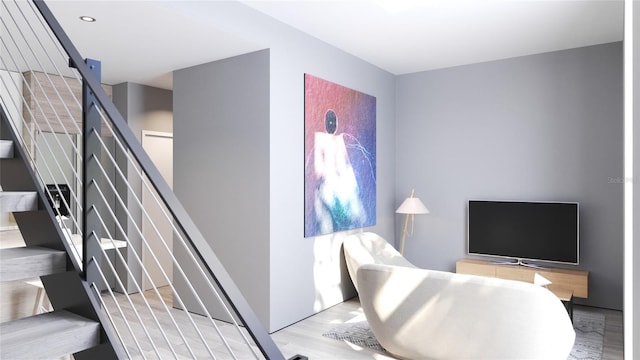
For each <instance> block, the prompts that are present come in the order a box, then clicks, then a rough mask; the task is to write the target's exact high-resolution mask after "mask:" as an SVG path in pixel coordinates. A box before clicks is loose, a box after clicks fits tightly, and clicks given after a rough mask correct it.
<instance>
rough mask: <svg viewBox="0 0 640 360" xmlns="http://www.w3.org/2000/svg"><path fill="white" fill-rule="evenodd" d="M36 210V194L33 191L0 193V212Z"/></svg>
mask: <svg viewBox="0 0 640 360" xmlns="http://www.w3.org/2000/svg"><path fill="white" fill-rule="evenodd" d="M34 210H38V193H37V192H35V191H0V212H20V211H34Z"/></svg>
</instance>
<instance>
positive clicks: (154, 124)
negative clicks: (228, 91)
mask: <svg viewBox="0 0 640 360" xmlns="http://www.w3.org/2000/svg"><path fill="white" fill-rule="evenodd" d="M113 103H114V104H115V105H116V107H117V108H118V110H119V111H120V114H122V117H123V118H124V120H125V121H126V122H127V124H129V127H130V128H131V130H132V131H133V133H134V134H135V136H136V137H137V138H138V140H139V141H141V140H142V130H151V131H162V132H169V133H170V132H173V94H172V92H171V91H170V90H165V89H159V88H154V87H150V86H146V85H140V84H135V83H122V84H118V85H115V86H113ZM116 149H117V150H116V151H115V153H116V161H117V162H118V164H119V166H120V168H121V170H122V172H123V173H124V174H132V176H129V182H130V184H131V187H132V188H133V190H134V192H135V193H136V194H137V196H138V197H139V198H140V196H141V194H142V193H141V191H142V182H141V181H140V179H139V178H138V177H137V173H136V172H135V170H134V169H133V168H132V166H131V165H130V164H128V163H127V161H126V158H125V155H124V154H123V153H122V151H121V150H120V149H119V148H118V147H116ZM133 174H135V177H133ZM115 180H116V187H117V188H118V189H122V190H121V191H119V194H120V195H121V196H122V197H123V198H124V199H123V201H124V202H126V203H127V209H128V211H129V212H130V213H131V214H132V216H133V218H134V219H135V221H136V223H138V224H139V226H140V228H142V225H141V224H142V222H141V221H142V210H141V208H140V206H139V205H138V204H137V202H136V201H135V199H134V198H133V197H132V196H130V194H129V193H128V191H127V190H126V189H127V186H126V184H125V183H124V182H123V181H122V179H121V178H120V177H119V176H115ZM114 196H115V195H114ZM115 203H116V204H118V202H115ZM116 215H117V216H118V219H119V220H120V222H121V223H123V224H127V226H126V229H127V230H126V231H127V233H128V236H129V240H130V244H129V246H130V247H132V248H133V249H135V251H136V252H137V254H138V256H140V257H142V240H141V237H140V235H139V234H138V232H137V231H136V230H135V227H134V226H133V224H132V223H131V222H130V221H127V220H126V218H127V216H126V214H125V212H124V210H123V209H122V207H121V206H119V204H118V206H116ZM118 237H119V238H124V237H123V235H122V234H118ZM128 263H129V266H130V267H131V271H132V272H133V273H135V274H141V269H140V265H139V264H138V262H137V261H135V257H133V255H132V254H129V256H128ZM117 270H119V271H121V277H123V276H124V268H123V267H122V266H118V267H117ZM136 279H137V281H138V282H139V284H141V276H140V275H138V276H137V277H136ZM125 286H126V287H127V289H126V291H127V292H129V293H131V292H135V291H137V290H136V288H135V286H134V284H133V282H132V281H126V284H125Z"/></svg>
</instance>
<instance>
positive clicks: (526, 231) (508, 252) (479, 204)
mask: <svg viewBox="0 0 640 360" xmlns="http://www.w3.org/2000/svg"><path fill="white" fill-rule="evenodd" d="M578 228H579V217H578V203H570V202H519V201H486V200H469V207H468V214H467V241H468V244H467V245H468V252H469V254H474V255H491V256H500V257H506V258H512V259H518V260H519V261H520V260H540V261H550V262H560V263H570V264H578V262H579V231H578Z"/></svg>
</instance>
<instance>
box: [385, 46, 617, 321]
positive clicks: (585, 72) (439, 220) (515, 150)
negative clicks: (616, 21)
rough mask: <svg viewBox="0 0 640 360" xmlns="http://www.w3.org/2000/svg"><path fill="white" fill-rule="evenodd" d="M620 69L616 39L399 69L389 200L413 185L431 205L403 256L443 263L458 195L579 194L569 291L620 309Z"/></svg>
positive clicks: (460, 206)
mask: <svg viewBox="0 0 640 360" xmlns="http://www.w3.org/2000/svg"><path fill="white" fill-rule="evenodd" d="M622 80H623V77H622V43H620V42H617V43H609V44H603V45H597V46H590V47H584V48H578V49H571V50H565V51H557V52H551V53H545V54H538V55H531V56H525V57H519V58H513V59H507V60H500V61H492V62H487V63H481V64H474V65H468V66H460V67H454V68H448V69H442V70H435V71H428V72H422V73H415V74H409V75H403V76H399V77H398V79H397V93H396V100H397V103H396V109H397V111H396V114H397V116H396V199H397V205H399V203H400V202H401V201H402V199H403V198H404V197H406V196H407V194H408V192H409V191H410V190H411V188H415V189H416V195H417V196H419V197H420V198H421V199H422V200H423V202H424V203H425V204H426V206H427V207H428V208H429V210H430V212H431V213H430V214H429V215H422V216H417V217H416V220H415V228H414V235H413V237H411V238H409V239H408V241H407V244H406V249H405V256H406V257H407V258H408V259H409V260H410V261H411V262H413V263H414V264H416V265H417V266H420V267H424V268H431V269H440V270H448V271H453V270H454V264H455V261H456V260H458V259H461V258H464V257H466V256H467V254H466V251H467V248H466V204H467V201H468V200H469V199H498V200H544V201H547V200H551V201H578V202H579V203H580V265H579V266H577V268H579V269H584V270H588V271H590V276H589V291H590V293H589V298H588V300H586V301H578V302H579V303H585V304H588V305H592V306H598V307H605V308H612V309H622V296H623V261H622V260H623V250H624V249H623V184H622V183H623V180H622V177H623V101H622V99H623V81H622ZM400 221H401V218H400V217H398V219H397V222H396V224H397V226H396V239H398V241H399V238H400V229H401V222H400Z"/></svg>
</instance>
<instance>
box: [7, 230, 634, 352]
mask: <svg viewBox="0 0 640 360" xmlns="http://www.w3.org/2000/svg"><path fill="white" fill-rule="evenodd" d="M0 240H1V241H0V248H2V247H13V246H20V245H21V244H20V242H21V238H20V234H19V232H18V231H9V232H0ZM23 244H24V243H22V245H23ZM0 286H1V289H0V295H1V298H0V303H1V304H0V305H2V306H0V313H2V316H0V318H2V320H1V321H7V320H10V319H11V318H18V317H23V316H28V315H30V313H31V311H32V309H33V303H34V299H35V290H34V289H33V287H31V286H29V285H25V284H24V282H9V283H4V284H0ZM27 290H28V291H27ZM160 293H161V298H162V299H163V300H164V301H165V302H166V303H167V305H168V306H171V305H172V296H171V290H170V289H169V288H168V287H167V288H162V289H161V291H160ZM145 294H146V295H148V296H147V297H148V301H149V305H150V306H151V307H152V308H159V307H161V306H162V303H161V302H160V299H159V298H158V297H157V296H156V295H155V294H152V293H149V292H146V293H145ZM104 298H105V302H107V303H108V302H111V303H112V304H113V300H112V299H110V298H108V297H107V296H106V294H105V297H104ZM131 299H132V301H133V303H134V304H139V303H141V302H142V300H141V297H140V296H133V297H132V298H131ZM116 301H117V302H118V304H120V306H121V307H122V309H123V311H124V317H125V318H127V319H133V318H134V317H135V315H134V314H133V313H132V312H131V305H130V304H129V302H128V300H127V299H126V298H125V297H124V296H121V295H118V296H117V299H116ZM576 307H578V306H577V305H576ZM12 308H14V310H11V309H12ZM16 308H17V310H15V309H16ZM580 308H581V309H583V310H585V311H593V312H597V313H602V314H604V315H605V334H604V351H603V360H621V359H623V349H624V347H623V321H622V312H621V311H615V310H608V309H599V308H593V307H580ZM172 313H173V314H175V315H176V316H174V318H175V321H176V322H178V323H184V322H187V321H191V320H188V318H187V317H186V316H184V313H183V312H182V311H179V310H176V309H173V311H172ZM142 316H143V322H150V321H152V319H150V317H149V315H144V314H142ZM194 319H195V320H194V321H195V322H197V323H198V324H199V325H201V326H202V327H203V328H204V329H205V330H204V332H206V333H210V332H214V331H216V330H215V329H214V326H213V325H212V323H211V321H209V320H207V319H205V318H204V317H194ZM363 320H364V315H363V313H362V309H361V308H360V304H359V302H358V299H357V298H355V299H351V300H348V301H345V302H343V303H341V304H338V305H336V306H333V307H331V308H329V309H327V310H325V311H322V312H320V313H318V314H316V315H313V316H311V317H309V318H306V319H304V320H301V321H299V322H297V323H295V324H293V325H290V326H288V327H286V328H284V329H282V330H279V331H277V332H275V333H273V334H272V338H273V340H274V341H275V343H276V344H277V346H278V347H279V348H280V350H281V351H282V353H283V355H284V356H285V358H287V359H288V358H291V357H293V356H294V355H297V354H300V355H304V356H307V357H308V358H309V359H313V360H324V359H327V360H329V359H349V360H351V359H379V360H380V359H393V357H391V356H389V355H387V354H384V353H380V352H376V351H374V350H371V349H369V348H360V347H358V346H356V345H353V344H350V343H347V342H341V341H337V340H333V339H329V338H326V337H324V336H322V334H323V333H325V332H327V331H329V330H331V329H333V328H334V327H336V326H337V325H340V324H343V323H348V322H358V321H363ZM115 321H116V322H118V321H121V320H120V319H118V316H115ZM159 321H160V322H161V323H166V322H167V321H169V320H168V319H166V318H162V319H160V320H159ZM216 326H219V328H221V329H222V330H221V331H222V332H224V333H225V334H229V336H228V337H229V342H230V346H231V347H232V348H233V349H234V351H237V354H236V356H237V358H239V359H251V358H254V357H253V355H252V354H251V351H250V350H248V349H246V348H245V349H242V348H243V346H242V345H241V343H242V337H241V336H240V335H239V334H238V332H237V330H236V329H235V328H232V327H230V326H228V324H226V323H220V322H216ZM134 331H135V332H140V331H142V329H141V328H140V327H136V328H135V329H134ZM124 336H125V337H126V334H125V335H124ZM150 336H151V338H152V339H154V340H153V341H154V342H157V343H158V344H160V345H161V343H163V340H162V338H163V337H165V336H166V337H168V338H169V341H170V342H171V343H173V344H180V342H181V336H182V335H180V334H168V335H162V334H160V333H159V332H155V331H150ZM184 336H185V337H187V338H190V337H193V336H198V335H197V334H195V332H188V333H185V334H184ZM155 339H157V340H155ZM142 343H143V344H141V347H142V348H143V349H144V352H145V354H146V355H148V356H149V358H156V357H157V355H158V353H155V352H153V351H152V350H150V348H149V342H146V343H145V341H142ZM160 347H161V350H159V354H160V356H162V357H164V356H165V355H168V354H170V353H169V349H168V348H166V347H164V348H163V347H162V345H161V346H160ZM174 347H175V349H174V350H177V352H178V353H179V354H180V356H179V357H180V358H183V357H184V358H187V357H190V356H189V352H188V351H187V350H185V348H184V347H180V346H174ZM238 349H239V350H238ZM136 351H137V350H135V349H134V350H133V353H134V354H136ZM192 351H193V352H194V353H195V355H196V357H197V358H211V356H210V354H211V352H213V353H214V354H216V357H217V358H219V359H226V358H229V356H228V355H225V353H226V351H225V349H224V348H223V347H222V346H221V345H220V344H218V345H212V348H211V349H205V348H204V347H202V346H194V349H193V350H192ZM134 357H138V356H137V355H136V356H134ZM170 357H172V356H170Z"/></svg>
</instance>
